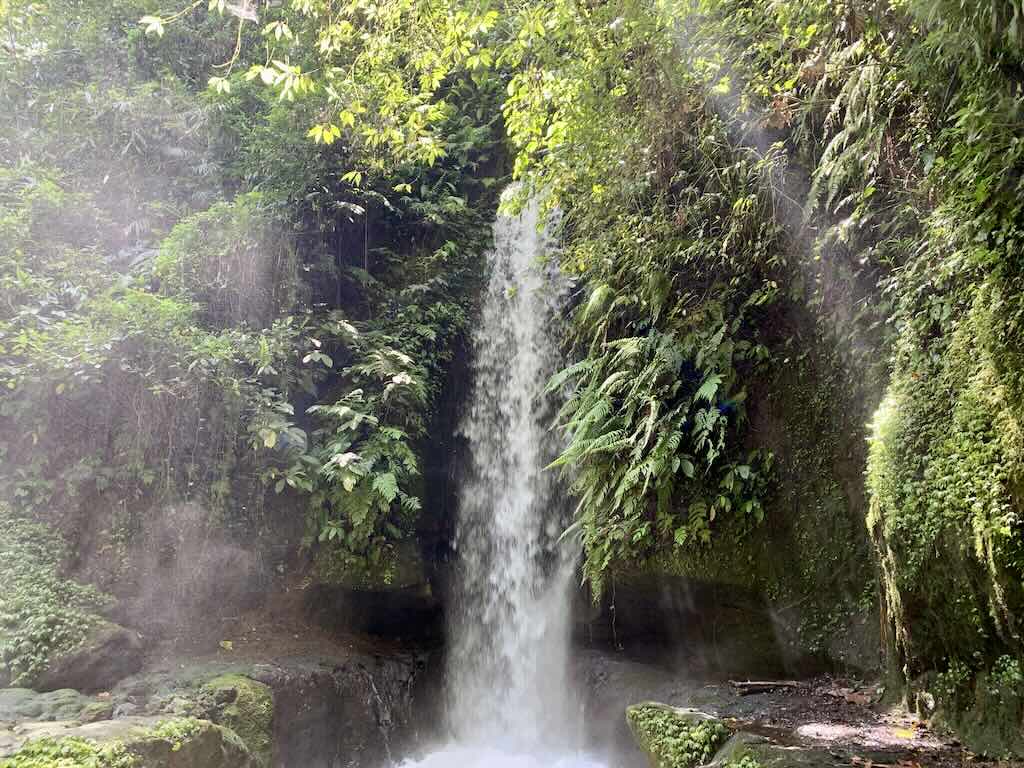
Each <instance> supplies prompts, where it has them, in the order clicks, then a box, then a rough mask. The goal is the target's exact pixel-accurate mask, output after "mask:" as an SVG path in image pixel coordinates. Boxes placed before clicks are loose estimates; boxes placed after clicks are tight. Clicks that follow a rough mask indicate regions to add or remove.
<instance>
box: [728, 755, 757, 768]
mask: <svg viewBox="0 0 1024 768" xmlns="http://www.w3.org/2000/svg"><path fill="white" fill-rule="evenodd" d="M722 768H761V764H760V763H759V762H757V758H755V757H751V756H750V755H746V756H745V757H741V758H740V759H738V760H730V761H729V762H728V763H726V764H725V765H724V766H722Z"/></svg>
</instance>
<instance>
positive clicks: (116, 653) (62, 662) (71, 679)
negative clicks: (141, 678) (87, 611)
mask: <svg viewBox="0 0 1024 768" xmlns="http://www.w3.org/2000/svg"><path fill="white" fill-rule="evenodd" d="M142 652H143V647H142V641H140V640H139V636H138V635H137V634H136V633H135V632H131V631H129V630H127V629H125V628H124V627H121V626H118V625H117V624H112V623H110V622H103V623H101V624H100V625H99V626H98V627H97V628H96V629H94V630H93V631H92V632H91V633H90V634H89V636H88V637H86V639H85V640H84V641H83V642H82V643H81V644H80V645H79V646H78V647H77V648H75V649H74V650H73V651H70V652H68V653H65V654H63V655H61V656H58V657H56V658H55V659H52V660H51V661H50V665H49V667H48V668H47V670H46V671H45V672H43V673H42V674H41V675H40V676H39V678H38V679H37V680H36V683H35V687H36V688H37V689H38V690H40V691H53V690H56V689H58V688H75V689H77V690H79V691H85V692H87V693H94V692H96V691H102V690H106V689H108V688H110V687H111V686H112V685H113V684H114V683H116V682H117V681H118V680H120V679H121V678H123V677H127V676H128V675H130V674H132V673H134V672H137V671H138V670H139V669H140V668H141V667H142Z"/></svg>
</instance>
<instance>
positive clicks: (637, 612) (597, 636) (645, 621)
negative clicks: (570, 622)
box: [573, 569, 790, 677]
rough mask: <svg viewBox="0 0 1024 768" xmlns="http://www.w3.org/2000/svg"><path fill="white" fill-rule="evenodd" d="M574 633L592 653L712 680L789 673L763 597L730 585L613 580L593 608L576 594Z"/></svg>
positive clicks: (660, 578)
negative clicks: (608, 652) (606, 652)
mask: <svg viewBox="0 0 1024 768" xmlns="http://www.w3.org/2000/svg"><path fill="white" fill-rule="evenodd" d="M573 610H574V614H575V621H576V635H577V637H578V638H579V640H580V641H582V642H584V643H586V644H588V645H591V646H593V647H596V648H605V649H609V648H613V649H616V650H625V651H626V652H627V653H630V654H632V655H634V656H640V655H642V656H644V657H645V658H648V659H650V660H653V661H657V662H659V663H663V664H670V665H674V666H677V667H679V668H685V669H686V670H688V672H690V673H702V674H714V675H715V676H719V675H721V676H741V677H742V676H747V675H750V674H759V675H770V676H780V675H784V674H786V673H787V672H788V671H789V669H788V668H789V666H790V665H789V664H788V662H787V660H786V658H785V654H784V652H783V651H784V649H783V648H781V647H780V645H779V642H778V635H777V632H776V627H775V624H774V619H773V617H772V614H771V612H770V610H769V608H768V606H767V605H766V604H765V601H764V600H763V598H762V597H761V596H760V595H758V594H757V593H756V592H754V591H751V590H750V589H747V588H744V587H742V586H738V585H735V584H726V583H717V582H710V581H702V580H699V579H692V578H687V577H685V576H679V575H675V574H671V573H664V572H661V571H658V570H654V569H652V570H648V571H635V572H632V573H624V574H619V575H617V576H616V579H615V587H614V590H612V589H609V590H606V591H605V594H604V595H603V596H602V598H601V601H600V602H599V603H596V604H595V603H594V602H593V600H592V599H591V596H590V595H588V594H586V593H585V592H583V591H581V592H580V593H579V594H578V595H577V599H576V602H575V603H574V607H573Z"/></svg>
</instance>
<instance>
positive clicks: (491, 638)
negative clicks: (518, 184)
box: [416, 206, 596, 768]
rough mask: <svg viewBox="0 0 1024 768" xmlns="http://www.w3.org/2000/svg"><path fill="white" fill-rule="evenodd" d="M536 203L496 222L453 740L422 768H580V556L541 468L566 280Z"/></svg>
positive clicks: (463, 541) (464, 523)
mask: <svg viewBox="0 0 1024 768" xmlns="http://www.w3.org/2000/svg"><path fill="white" fill-rule="evenodd" d="M537 223H538V214H537V209H536V206H529V207H527V209H526V210H525V211H524V212H523V214H522V215H521V216H519V217H515V218H512V217H500V218H499V219H498V221H497V222H496V223H495V226H494V241H495V247H494V249H493V251H492V254H491V278H490V284H489V287H488V290H487V294H486V297H485V300H484V306H483V312H482V316H481V318H480V322H479V324H478V326H477V329H476V332H475V334H474V352H475V356H474V359H475V363H474V369H473V375H474V382H473V390H472V395H471V399H470V404H469V408H468V409H467V412H466V415H465V418H464V419H463V423H462V432H463V434H464V435H465V437H466V438H467V440H468V443H469V450H470V463H471V466H470V467H468V474H469V478H468V479H467V480H466V481H465V482H464V483H463V485H462V492H461V495H460V504H459V508H460V510H459V521H458V533H457V536H456V547H457V552H458V577H457V581H458V585H457V588H456V596H455V600H454V603H455V605H454V610H453V614H454V615H453V619H452V623H451V627H450V629H451V638H450V652H449V654H448V656H449V669H448V686H449V690H448V695H449V721H450V722H449V730H450V732H451V735H452V737H453V742H452V743H451V744H449V745H448V746H447V747H445V748H443V749H441V750H439V751H437V752H435V753H433V754H431V755H430V756H428V757H427V758H426V759H425V760H423V761H422V762H421V763H417V764H416V765H418V766H419V767H420V768H455V766H460V768H463V767H465V768H472V767H476V768H483V766H488V767H489V768H490V767H497V766H500V767H506V766H507V768H556V767H557V768H584V766H593V765H596V764H595V763H593V762H591V761H589V760H587V759H586V758H583V757H581V756H579V746H580V745H579V743H578V738H579V732H580V729H579V722H578V721H579V706H578V703H577V701H576V698H575V696H574V695H573V686H572V684H571V683H572V681H571V679H570V674H569V629H570V628H569V596H570V588H571V584H572V578H573V572H574V566H575V561H576V556H577V551H576V550H575V548H574V546H573V545H572V544H571V543H570V542H561V543H560V542H559V535H560V533H561V531H562V530H563V528H564V525H565V517H564V506H565V505H564V504H563V503H561V500H560V498H559V497H558V494H557V488H556V482H555V480H554V478H553V477H552V473H550V472H544V471H543V467H544V466H545V465H546V464H547V463H548V462H550V460H551V458H552V457H553V455H554V453H555V448H556V446H553V445H552V444H551V432H550V430H549V429H548V427H549V426H550V423H551V419H552V416H553V414H552V412H551V407H550V402H549V398H547V397H546V395H545V391H544V390H545V384H546V382H547V380H548V378H549V376H550V374H551V372H552V371H553V369H554V367H555V365H556V364H557V357H556V354H555V350H556V349H557V342H556V340H555V338H554V333H553V328H554V327H556V324H557V317H558V312H557V310H558V308H559V304H560V295H559V294H560V289H559V285H560V281H559V280H558V279H557V275H555V274H554V272H553V270H552V269H550V268H546V267H544V266H543V264H542V263H541V256H542V255H543V253H544V251H545V246H546V240H545V237H544V236H543V234H542V233H540V232H539V231H538V226H537Z"/></svg>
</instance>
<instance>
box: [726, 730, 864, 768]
mask: <svg viewBox="0 0 1024 768" xmlns="http://www.w3.org/2000/svg"><path fill="white" fill-rule="evenodd" d="M744 759H748V762H749V761H753V762H754V763H755V764H756V765H757V766H758V768H839V767H840V766H846V765H849V761H848V760H841V759H839V758H837V757H836V756H835V755H833V754H832V753H831V752H829V751H828V750H826V749H821V748H817V747H808V746H797V745H783V744H778V743H775V742H772V741H769V740H768V739H766V738H764V737H762V736H756V735H754V734H751V733H742V732H741V733H737V734H735V735H734V736H733V737H732V738H730V739H729V741H727V742H726V743H725V745H724V746H723V747H722V748H721V749H720V750H719V751H718V752H717V754H715V759H714V760H713V761H711V763H710V764H709V765H708V766H707V768H733V767H734V766H738V765H740V764H741V763H742V761H743V760H744Z"/></svg>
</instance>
